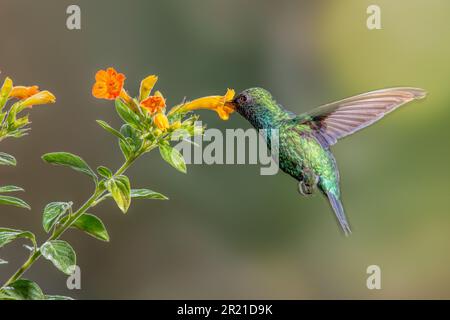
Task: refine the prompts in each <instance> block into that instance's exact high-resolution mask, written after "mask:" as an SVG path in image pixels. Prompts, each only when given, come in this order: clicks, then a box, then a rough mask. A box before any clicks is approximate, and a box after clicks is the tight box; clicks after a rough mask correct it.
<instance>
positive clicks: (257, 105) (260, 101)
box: [229, 88, 281, 129]
mask: <svg viewBox="0 0 450 320" xmlns="http://www.w3.org/2000/svg"><path fill="white" fill-rule="evenodd" d="M229 104H230V105H231V106H232V107H233V108H234V110H236V111H237V112H238V113H239V114H240V115H242V116H243V117H244V118H245V119H247V120H248V121H249V122H250V123H251V124H252V125H253V126H254V127H256V128H258V129H265V128H268V127H270V126H271V123H272V122H273V121H274V120H275V117H277V115H278V114H279V113H280V111H281V109H280V106H279V105H278V104H277V102H276V101H275V100H274V99H273V97H272V94H271V93H270V92H269V91H267V90H266V89H263V88H250V89H246V90H244V91H242V92H241V93H239V94H238V95H237V96H236V97H235V98H234V99H233V101H231V102H229Z"/></svg>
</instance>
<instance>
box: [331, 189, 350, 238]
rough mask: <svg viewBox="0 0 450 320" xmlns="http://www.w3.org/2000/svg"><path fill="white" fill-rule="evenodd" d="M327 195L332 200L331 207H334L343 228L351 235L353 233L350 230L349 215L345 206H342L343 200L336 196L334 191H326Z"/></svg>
mask: <svg viewBox="0 0 450 320" xmlns="http://www.w3.org/2000/svg"><path fill="white" fill-rule="evenodd" d="M325 195H326V196H327V198H328V201H330V204H331V207H332V208H333V211H334V214H335V215H336V218H337V219H338V221H339V224H340V225H341V228H342V230H343V231H344V233H345V235H346V236H349V235H350V234H351V233H352V230H350V226H349V224H348V221H347V217H346V216H345V213H344V207H343V206H342V203H341V200H340V199H339V197H337V196H335V195H334V194H333V193H332V192H325Z"/></svg>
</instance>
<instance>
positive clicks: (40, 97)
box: [20, 90, 56, 108]
mask: <svg viewBox="0 0 450 320" xmlns="http://www.w3.org/2000/svg"><path fill="white" fill-rule="evenodd" d="M55 101H56V98H55V96H54V95H53V94H52V93H51V92H49V91H47V90H45V91H41V92H38V93H36V94H34V95H32V96H31V97H29V98H27V99H25V100H23V101H22V102H21V103H20V106H21V107H22V108H31V107H32V106H35V105H39V104H47V103H55Z"/></svg>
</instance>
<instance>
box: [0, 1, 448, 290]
mask: <svg viewBox="0 0 450 320" xmlns="http://www.w3.org/2000/svg"><path fill="white" fill-rule="evenodd" d="M373 3H376V4H378V5H380V7H381V10H382V27H383V29H382V30H375V31H369V30H368V29H367V28H366V18H367V14H366V8H367V6H368V5H369V4H373ZM69 4H78V5H79V6H80V7H81V14H82V29H81V30H80V31H69V30H67V29H66V18H67V15H66V13H65V12H66V8H67V6H68V5H69ZM449 10H450V2H448V1H443V0H441V1H439V0H431V1H423V0H422V1H420V0H409V1H407V0H402V1H387V0H383V1H382V0H377V1H365V0H351V1H325V0H322V1H261V0H247V1H238V0H230V1H218V0H213V1H211V0H193V1H178V0H170V1H167V0H166V1H144V0H142V1H138V0H134V1H127V2H125V1H106V0H102V1H100V0H97V1H87V0H86V1H65V0H60V1H51V0H45V1H44V0H41V1H32V0H28V1H24V0H14V1H13V0H2V1H1V3H0V30H1V32H0V46H1V47H0V70H1V71H2V74H1V76H2V78H3V77H4V76H5V75H9V76H11V77H12V78H13V79H14V80H15V82H16V83H20V84H30V85H31V84H39V85H40V86H41V88H46V89H49V90H51V91H52V92H54V93H55V94H56V95H57V98H58V101H57V104H56V105H52V106H45V107H39V108H37V107H36V108H35V109H34V110H32V112H31V113H32V114H31V118H32V121H33V124H32V128H33V130H32V133H31V135H30V136H28V137H26V138H23V139H19V140H6V141H5V142H3V143H2V145H1V147H0V148H1V150H2V151H4V152H8V153H11V154H14V155H15V156H16V158H17V160H18V166H17V168H9V167H1V168H0V184H2V185H3V184H15V185H19V186H22V187H24V188H25V189H26V190H27V192H26V193H25V194H24V195H23V198H24V199H26V200H27V201H28V202H29V203H30V204H31V205H32V207H33V210H32V211H31V212H27V211H25V210H21V209H15V208H10V207H1V208H0V225H1V226H4V227H15V228H21V229H31V230H33V231H35V232H36V233H37V235H38V237H39V239H40V241H42V240H44V239H45V238H44V236H45V235H44V232H43V231H42V227H41V222H40V221H41V211H42V208H43V207H44V206H45V204H46V203H48V202H51V201H69V200H72V201H74V202H75V204H78V205H79V204H80V203H81V202H82V201H83V200H85V199H86V198H87V197H88V196H89V194H90V192H91V190H92V185H91V182H90V181H89V179H88V178H86V177H85V176H83V175H80V174H77V173H75V172H73V171H71V170H69V169H64V168H57V167H52V166H50V165H47V164H44V163H43V162H42V161H41V159H40V156H41V155H42V154H43V153H46V152H51V151H69V152H73V153H75V154H79V155H80V156H82V157H83V158H84V159H85V160H86V161H88V162H89V163H90V164H91V166H92V167H96V166H98V165H101V164H102V165H107V166H108V167H112V168H115V167H117V166H118V165H120V163H121V161H122V156H121V154H120V151H119V148H118V146H117V144H116V141H114V139H113V138H112V137H111V136H109V135H108V134H107V133H106V132H105V131H103V130H102V129H101V128H100V127H99V126H98V125H97V124H96V123H95V120H96V119H104V120H106V121H107V122H109V123H111V124H113V125H115V126H118V125H119V124H120V121H119V119H118V117H117V116H116V114H115V112H114V109H113V105H112V103H108V102H105V101H98V100H95V99H94V98H93V97H92V96H91V94H90V90H91V85H92V83H93V77H94V74H95V72H96V70H98V69H100V68H105V67H108V66H114V67H115V68H116V69H118V70H119V71H121V72H123V73H125V74H126V75H127V82H126V87H127V88H128V89H129V90H130V91H131V92H133V93H136V92H137V90H138V85H139V81H140V79H142V78H143V77H144V76H146V75H148V74H151V73H156V74H158V75H159V76H160V81H159V83H158V87H159V88H161V89H162V90H163V92H164V93H165V94H166V95H167V96H168V98H169V102H170V103H177V102H179V101H181V99H182V98H183V97H184V96H188V97H189V98H195V97H198V96H203V95H208V94H217V93H222V92H224V90H225V89H226V88H227V87H233V88H235V89H236V90H238V91H240V90H242V89H245V88H247V87H252V86H263V87H265V88H267V89H269V90H270V91H272V92H273V94H274V95H275V96H276V97H277V99H278V100H279V102H281V103H282V104H284V105H285V106H286V107H288V108H289V109H291V110H292V111H294V112H297V113H301V112H304V111H307V110H308V109H310V108H312V107H314V106H318V105H320V104H324V103H327V102H331V101H333V100H338V99H341V98H344V97H346V96H351V95H354V94H357V93H361V92H364V91H370V90H373V89H379V88H384V87H389V86H400V85H402V86H403V85H407V86H418V87H423V88H425V89H427V90H428V92H429V97H428V98H427V99H426V100H424V101H421V102H418V103H413V104H410V105H407V106H405V107H403V108H402V109H400V110H399V111H397V112H395V113H393V114H392V115H390V116H389V117H387V118H386V119H385V120H384V121H382V122H380V123H378V124H376V125H375V126H373V127H370V128H368V129H366V130H364V131H363V132H360V133H358V134H357V135H355V136H352V137H350V138H348V139H345V140H344V141H342V142H340V143H339V144H337V145H336V146H335V147H334V148H333V150H334V152H335V155H336V158H337V160H338V163H339V166H340V170H341V176H342V192H343V197H344V204H345V206H346V211H347V214H348V216H349V219H350V222H351V224H352V226H353V229H354V233H353V235H352V236H351V237H350V238H344V237H343V236H342V235H341V234H340V232H339V229H338V226H337V224H336V222H335V219H334V218H333V215H332V213H331V211H330V209H329V207H328V204H327V203H326V201H325V200H324V199H322V197H321V196H319V195H317V196H315V197H312V198H309V199H306V198H302V197H300V196H299V195H298V193H297V189H296V183H295V181H293V180H292V179H291V178H289V177H288V176H286V175H283V174H279V175H276V176H260V175H259V167H258V166H248V165H241V166H237V165H235V166H218V165H216V166H206V165H191V166H189V168H188V174H187V175H182V174H180V173H178V172H176V171H175V170H173V169H172V168H171V167H169V166H168V165H167V164H166V163H164V162H163V161H162V160H161V159H160V157H159V155H158V153H152V154H150V155H147V156H146V157H144V158H142V159H141V160H140V161H139V162H138V163H137V164H136V166H135V167H133V168H132V170H130V172H129V176H130V177H131V180H132V183H133V185H134V186H135V187H149V188H151V189H154V190H157V191H160V192H162V193H164V194H166V195H168V196H169V197H170V198H171V200H170V201H166V202H158V201H134V202H133V203H132V207H131V209H130V211H129V213H128V214H127V215H123V214H121V213H120V211H119V210H118V209H117V208H116V207H115V205H114V204H113V203H112V202H108V203H103V204H102V205H101V206H99V207H98V208H96V209H95V210H94V211H93V213H96V214H98V215H99V216H100V217H101V218H102V219H103V221H104V222H105V224H106V225H107V227H108V230H109V232H110V236H111V242H110V243H102V242H99V241H96V240H94V239H92V238H90V237H88V236H85V235H83V234H80V233H78V232H76V231H72V232H70V233H68V234H67V235H66V236H64V238H65V239H67V240H68V241H70V243H72V244H73V246H74V248H75V249H76V251H77V254H78V264H79V265H80V267H81V270H82V289H81V290H79V291H69V290H68V289H67V288H66V277H65V276H64V275H63V274H61V273H60V272H58V271H57V270H56V269H55V268H54V267H53V266H51V265H50V263H49V262H48V261H44V260H40V261H39V262H38V263H37V264H36V265H35V266H34V267H33V268H32V270H31V271H30V272H29V273H28V274H26V277H27V278H30V279H33V280H35V281H37V282H38V283H39V284H40V285H41V287H42V288H43V289H44V291H45V292H47V293H49V294H65V295H70V296H73V297H75V298H79V299H80V298H87V299H93V298H101V299H108V298H113V299H118V298H125V299H128V298H138V299H161V298H182V299H188V298H191V299H196V298H284V299H303V298H309V299H316V298H326V299H328V298H344V299H348V298H369V299H381V298H450V271H449V263H450V253H449V252H450V250H449V249H450V232H449V231H450V212H449V211H450V210H449V204H448V197H449V191H450V188H449V187H450V183H449V179H450V169H449V164H450V148H449V137H450V130H449V125H448V121H449V119H450V91H449V89H448V86H449V83H450V58H449V57H450V43H449V42H448V39H449V37H450V25H449V21H448V12H449ZM201 115H202V119H203V120H204V121H205V122H207V123H208V126H209V127H218V128H221V129H225V128H239V127H242V128H248V127H249V125H248V124H247V123H246V122H245V121H243V120H242V119H241V118H240V117H239V116H238V115H234V116H232V117H231V119H230V120H229V121H228V122H223V121H221V120H219V119H218V117H217V116H216V115H215V114H213V113H212V112H208V111H206V112H202V114H201ZM0 256H1V257H2V258H3V259H5V260H8V261H10V263H9V264H8V265H1V266H0V280H1V281H2V282H3V281H4V280H5V279H6V278H7V276H9V275H10V274H11V273H12V272H13V271H14V270H15V269H16V268H17V267H18V265H19V263H21V262H23V260H24V259H25V257H26V249H24V248H23V247H22V243H21V242H16V243H14V244H12V245H10V246H8V247H6V248H3V249H1V250H0ZM371 264H377V265H379V266H380V267H381V269H382V290H379V291H377V290H374V291H370V290H368V289H367V288H366V277H367V275H366V268H367V266H369V265H371Z"/></svg>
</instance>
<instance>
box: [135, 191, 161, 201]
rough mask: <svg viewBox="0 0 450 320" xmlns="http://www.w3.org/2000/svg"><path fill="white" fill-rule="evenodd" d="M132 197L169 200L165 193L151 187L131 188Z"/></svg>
mask: <svg viewBox="0 0 450 320" xmlns="http://www.w3.org/2000/svg"><path fill="white" fill-rule="evenodd" d="M131 197H132V198H136V199H157V200H168V199H169V198H168V197H166V196H165V195H163V194H161V193H159V192H155V191H152V190H149V189H131Z"/></svg>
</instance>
